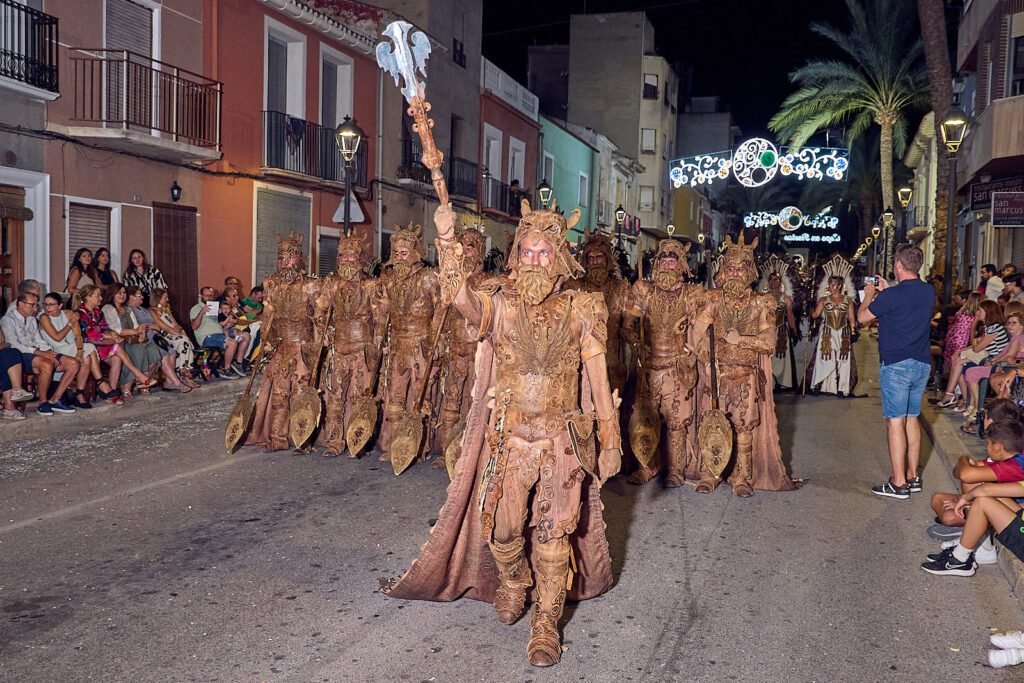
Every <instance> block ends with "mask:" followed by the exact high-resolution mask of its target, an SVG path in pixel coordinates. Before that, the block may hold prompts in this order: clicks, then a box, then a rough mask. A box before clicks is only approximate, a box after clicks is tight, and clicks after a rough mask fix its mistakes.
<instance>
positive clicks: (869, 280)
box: [864, 275, 878, 287]
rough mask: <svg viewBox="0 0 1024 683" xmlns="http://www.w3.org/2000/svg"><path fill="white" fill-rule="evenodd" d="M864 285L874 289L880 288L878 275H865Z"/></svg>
mask: <svg viewBox="0 0 1024 683" xmlns="http://www.w3.org/2000/svg"><path fill="white" fill-rule="evenodd" d="M864 284H865V285H871V286H872V287H877V286H878V276H877V275H865V276H864Z"/></svg>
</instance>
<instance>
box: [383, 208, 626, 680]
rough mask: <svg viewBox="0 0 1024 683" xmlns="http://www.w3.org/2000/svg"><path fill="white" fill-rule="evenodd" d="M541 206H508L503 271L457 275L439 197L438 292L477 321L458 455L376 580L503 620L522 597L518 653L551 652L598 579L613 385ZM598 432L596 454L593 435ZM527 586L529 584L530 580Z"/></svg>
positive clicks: (548, 661)
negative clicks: (419, 527)
mask: <svg viewBox="0 0 1024 683" xmlns="http://www.w3.org/2000/svg"><path fill="white" fill-rule="evenodd" d="M578 219H579V212H578V211H574V212H573V213H572V214H571V215H570V216H569V218H568V220H567V219H566V218H565V217H563V216H562V215H561V214H560V213H558V212H557V211H556V209H555V206H554V205H552V207H551V208H550V209H549V210H535V211H534V210H531V209H530V205H529V203H528V202H526V201H524V202H523V204H522V217H521V219H520V221H519V227H518V230H517V231H516V235H515V239H514V241H513V244H512V248H511V252H510V256H509V269H510V273H509V275H508V277H507V278H495V279H491V280H488V281H485V282H483V283H482V284H481V285H480V286H479V288H478V289H477V290H475V291H474V290H471V289H469V288H468V287H467V286H466V279H467V277H466V271H465V267H464V265H463V263H462V255H463V249H462V246H461V245H460V244H459V243H458V242H457V241H456V240H455V235H454V229H453V226H454V223H455V213H454V211H453V210H452V208H451V205H450V204H447V205H442V206H441V207H440V208H439V209H438V210H437V212H436V213H435V215H434V221H435V223H436V225H437V232H438V239H437V245H438V252H439V256H440V280H441V290H442V298H443V300H444V301H445V302H448V301H454V305H455V306H456V307H457V308H458V310H459V312H460V313H462V315H463V316H464V317H465V319H466V321H467V322H468V323H469V324H470V325H471V326H473V328H475V329H476V330H478V331H479V338H480V339H481V347H480V350H479V351H478V353H477V363H476V369H477V378H476V386H475V387H474V389H473V396H474V401H473V405H472V408H471V411H470V415H469V418H468V420H467V425H466V432H465V435H464V436H463V441H462V457H461V458H460V459H459V461H458V464H457V466H456V470H455V478H454V480H453V481H452V483H451V485H450V486H449V488H448V498H447V500H446V501H445V503H444V506H443V507H442V508H441V512H440V514H439V518H438V521H437V524H436V525H435V526H434V528H433V530H432V532H431V535H430V539H429V540H428V542H427V544H426V546H424V548H423V551H422V552H421V554H420V556H419V558H418V559H417V560H415V561H414V562H413V564H412V567H411V568H410V569H409V571H408V572H407V573H406V574H405V575H404V576H402V577H400V578H398V579H396V580H395V581H393V582H392V583H391V584H390V585H388V586H387V587H385V589H384V590H385V592H387V593H388V594H390V595H391V596H393V597H398V598H413V599H422V600H454V599H456V598H458V597H461V596H462V595H467V596H469V597H471V598H474V599H477V600H485V601H489V602H492V603H493V604H494V609H495V611H496V613H497V617H498V620H499V621H500V622H502V623H504V624H511V623H513V622H515V621H516V620H517V619H518V618H519V617H520V616H521V615H522V613H523V611H524V609H525V602H526V599H527V597H528V595H527V594H528V592H529V593H530V597H532V599H533V600H534V602H535V606H534V610H533V614H532V616H531V618H530V642H529V645H528V646H527V657H528V659H529V662H530V663H531V664H533V665H535V666H550V665H553V664H556V663H557V662H558V661H559V659H560V658H561V636H560V632H559V620H560V619H561V616H562V608H563V606H564V604H565V601H566V599H567V598H568V599H574V600H582V599H586V598H592V597H594V596H596V595H600V594H601V593H603V592H604V591H606V590H608V588H609V587H610V586H611V584H612V575H611V561H610V558H609V555H608V543H607V540H606V539H605V533H604V529H605V524H604V519H603V518H602V509H603V506H602V504H601V499H600V486H601V485H602V484H603V483H604V482H605V481H606V480H607V479H608V478H610V477H612V476H614V475H615V474H616V473H617V472H618V470H619V466H620V460H621V448H620V436H619V421H618V410H617V397H616V396H615V395H613V393H612V391H611V389H610V388H609V384H608V376H607V369H606V367H607V366H606V364H605V358H604V354H605V340H606V336H607V332H606V328H605V319H606V316H607V311H606V309H605V305H604V302H603V301H602V300H601V297H600V296H598V295H596V294H593V293H585V292H574V291H565V290H563V289H562V285H563V283H564V281H565V280H566V279H568V278H570V277H572V276H574V275H576V274H577V273H578V272H579V269H580V266H579V264H577V263H576V262H575V261H574V260H573V258H572V255H571V254H570V253H569V249H568V245H567V243H566V241H565V236H566V232H567V231H568V229H569V228H570V227H571V226H573V225H574V224H575V223H576V221H577V220H578ZM595 436H597V437H598V439H599V441H600V448H601V450H600V456H597V453H598V450H597V444H596V443H595V440H594V437H595ZM531 587H533V590H532V591H531V590H530V589H531Z"/></svg>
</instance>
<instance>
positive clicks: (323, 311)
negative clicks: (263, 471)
mask: <svg viewBox="0 0 1024 683" xmlns="http://www.w3.org/2000/svg"><path fill="white" fill-rule="evenodd" d="M365 253H366V252H365V250H364V242H363V240H362V238H360V237H359V236H357V235H356V234H354V233H353V234H350V235H348V236H345V237H342V238H341V240H339V242H338V266H337V272H336V273H334V274H331V275H329V276H327V277H326V278H325V279H324V280H323V284H322V285H321V289H320V297H319V299H318V300H317V307H318V317H321V316H322V317H325V318H326V316H327V314H328V312H331V318H330V320H328V321H327V323H328V325H329V329H328V333H327V336H326V338H325V340H324V341H325V344H326V345H327V347H328V349H330V351H329V354H328V357H327V361H326V362H325V367H324V374H325V376H326V377H327V381H326V382H324V383H323V388H324V398H325V399H326V400H325V403H326V412H325V416H324V423H323V426H322V427H321V429H320V435H319V437H318V442H319V443H320V445H322V446H323V447H324V455H325V456H335V455H341V454H342V453H344V452H345V449H346V443H345V434H346V431H347V430H348V428H349V423H350V421H351V420H352V419H353V408H354V406H355V405H356V402H357V401H358V400H359V399H360V398H363V397H365V396H368V395H369V393H370V392H371V391H372V386H373V375H374V373H375V372H376V370H377V368H378V367H379V364H380V353H381V347H382V345H383V338H384V325H385V320H386V316H385V314H384V313H383V312H382V311H381V307H380V293H379V283H378V281H377V280H376V279H375V278H371V277H368V276H367V274H366V267H367V265H368V261H367V259H366V258H365ZM374 415H376V410H374ZM373 427H374V425H367V429H368V430H372V429H373ZM358 455H359V454H358V453H356V452H353V451H351V450H349V457H350V458H355V457H357V456H358Z"/></svg>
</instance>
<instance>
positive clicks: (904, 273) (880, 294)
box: [857, 244, 935, 500]
mask: <svg viewBox="0 0 1024 683" xmlns="http://www.w3.org/2000/svg"><path fill="white" fill-rule="evenodd" d="M923 261H924V253H923V252H922V251H921V249H920V248H918V247H915V246H912V245H906V244H903V245H900V246H898V247H897V248H896V253H895V254H894V264H895V266H894V267H895V268H896V276H897V279H898V280H899V282H898V283H897V284H896V285H894V286H890V285H889V283H888V282H886V281H885V280H883V279H882V278H881V277H877V282H878V285H877V287H876V286H875V285H872V284H868V285H866V286H865V287H864V303H863V304H862V305H861V307H860V310H859V311H858V313H857V321H858V322H860V323H861V324H862V325H866V324H868V323H870V322H871V321H873V320H875V319H876V318H877V319H878V354H879V356H880V358H881V361H882V368H881V372H880V377H879V379H880V382H879V383H880V384H881V388H882V416H883V417H884V418H885V426H886V433H887V438H888V445H889V460H890V462H891V464H892V474H891V476H890V478H889V480H888V481H886V482H885V483H884V484H880V485H878V486H875V487H873V488H872V489H871V492H872V493H874V494H875V495H877V496H885V497H889V498H896V499H898V500H909V499H910V494H911V492H915V493H916V492H920V491H921V488H922V482H921V477H920V476H919V475H918V473H917V468H918V464H919V461H920V456H921V425H920V424H919V423H918V419H917V418H918V416H919V415H920V414H921V399H922V398H923V396H924V391H925V386H926V385H927V383H928V374H929V373H930V372H931V345H930V341H929V339H930V332H931V318H932V308H933V307H934V306H935V289H933V288H932V286H931V285H929V284H928V283H927V282H924V281H923V280H921V278H920V276H919V275H918V273H919V271H920V270H921V264H922V263H923Z"/></svg>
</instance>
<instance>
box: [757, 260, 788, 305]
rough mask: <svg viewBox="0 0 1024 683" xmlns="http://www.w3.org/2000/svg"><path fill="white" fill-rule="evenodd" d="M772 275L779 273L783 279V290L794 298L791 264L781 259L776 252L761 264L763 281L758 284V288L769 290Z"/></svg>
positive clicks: (763, 290)
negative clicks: (790, 271) (790, 274)
mask: <svg viewBox="0 0 1024 683" xmlns="http://www.w3.org/2000/svg"><path fill="white" fill-rule="evenodd" d="M772 275H778V276H779V279H780V280H782V292H783V293H784V294H785V295H786V296H788V297H789V298H791V299H792V298H793V281H792V280H790V278H789V264H788V263H786V262H785V261H783V260H782V259H780V258H779V257H778V256H776V255H775V254H772V255H771V256H769V257H768V258H767V259H765V261H764V263H762V264H761V282H760V284H759V285H758V287H757V288H758V290H760V291H761V292H768V291H770V290H769V287H768V278H769V277H771V276H772Z"/></svg>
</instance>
